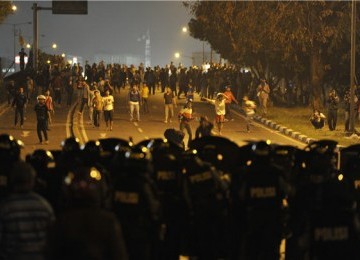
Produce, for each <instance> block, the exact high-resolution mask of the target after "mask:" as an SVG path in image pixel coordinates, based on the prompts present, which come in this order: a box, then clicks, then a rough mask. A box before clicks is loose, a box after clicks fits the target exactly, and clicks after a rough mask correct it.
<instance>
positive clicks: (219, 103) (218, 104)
mask: <svg viewBox="0 0 360 260" xmlns="http://www.w3.org/2000/svg"><path fill="white" fill-rule="evenodd" d="M203 99H204V100H206V101H208V102H210V103H211V104H213V105H214V106H215V123H216V127H217V130H218V133H219V135H222V129H223V126H224V119H225V113H226V112H225V111H226V109H225V100H226V97H225V95H224V94H223V93H218V94H217V95H216V99H215V100H214V99H208V98H203Z"/></svg>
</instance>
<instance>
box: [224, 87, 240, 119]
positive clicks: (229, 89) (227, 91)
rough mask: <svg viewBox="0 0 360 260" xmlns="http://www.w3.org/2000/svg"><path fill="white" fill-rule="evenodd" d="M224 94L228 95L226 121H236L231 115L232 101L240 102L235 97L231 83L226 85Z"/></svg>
mask: <svg viewBox="0 0 360 260" xmlns="http://www.w3.org/2000/svg"><path fill="white" fill-rule="evenodd" d="M224 95H225V97H226V99H225V111H226V112H225V121H234V118H233V117H232V115H231V109H230V106H231V103H232V102H234V103H235V104H238V103H239V102H238V101H237V100H236V98H235V97H234V94H233V93H232V92H231V87H230V85H227V86H226V90H225V92H224Z"/></svg>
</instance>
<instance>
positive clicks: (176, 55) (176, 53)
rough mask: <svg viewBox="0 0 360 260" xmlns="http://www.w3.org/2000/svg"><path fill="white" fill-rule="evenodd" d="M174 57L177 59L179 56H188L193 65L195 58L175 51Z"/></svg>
mask: <svg viewBox="0 0 360 260" xmlns="http://www.w3.org/2000/svg"><path fill="white" fill-rule="evenodd" d="M174 57H175V58H176V59H179V58H181V57H185V58H189V59H191V62H192V64H191V65H194V59H195V58H194V56H187V55H181V54H180V52H175V54H174Z"/></svg>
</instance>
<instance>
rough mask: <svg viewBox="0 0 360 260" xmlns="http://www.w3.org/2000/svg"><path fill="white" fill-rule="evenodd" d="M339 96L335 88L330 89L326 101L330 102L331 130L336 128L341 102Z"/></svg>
mask: <svg viewBox="0 0 360 260" xmlns="http://www.w3.org/2000/svg"><path fill="white" fill-rule="evenodd" d="M339 101H340V99H339V97H338V96H337V94H336V91H335V89H332V90H330V92H329V95H328V98H327V100H326V103H327V104H328V116H327V120H328V125H329V130H330V131H334V130H335V129H336V122H337V111H338V104H339Z"/></svg>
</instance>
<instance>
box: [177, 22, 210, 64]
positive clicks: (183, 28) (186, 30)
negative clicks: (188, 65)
mask: <svg viewBox="0 0 360 260" xmlns="http://www.w3.org/2000/svg"><path fill="white" fill-rule="evenodd" d="M181 30H182V32H183V33H186V34H187V33H188V28H187V27H186V26H183V27H182V29H181ZM193 63H194V62H193ZM202 63H203V64H204V63H205V42H204V41H203V42H202ZM193 65H194V64H193Z"/></svg>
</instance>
